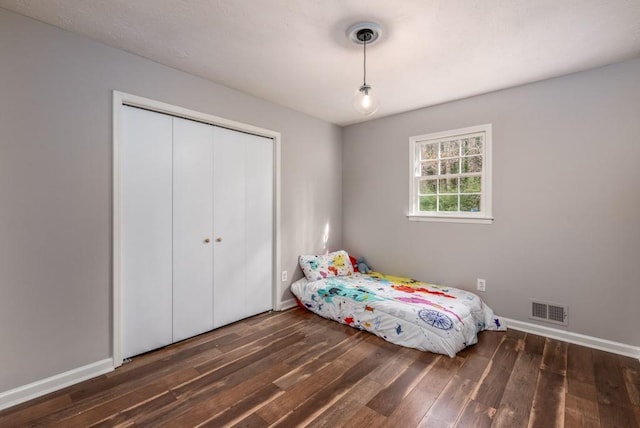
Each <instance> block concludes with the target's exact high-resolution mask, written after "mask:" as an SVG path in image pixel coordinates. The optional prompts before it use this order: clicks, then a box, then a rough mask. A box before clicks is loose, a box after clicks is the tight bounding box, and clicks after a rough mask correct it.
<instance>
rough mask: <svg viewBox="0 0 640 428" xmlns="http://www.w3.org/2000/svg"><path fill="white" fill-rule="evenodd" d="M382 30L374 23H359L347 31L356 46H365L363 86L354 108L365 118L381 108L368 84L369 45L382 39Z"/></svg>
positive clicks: (356, 96)
mask: <svg viewBox="0 0 640 428" xmlns="http://www.w3.org/2000/svg"><path fill="white" fill-rule="evenodd" d="M381 35H382V29H381V28H380V26H379V25H378V24H376V23H374V22H359V23H357V24H354V25H352V26H351V27H349V29H348V30H347V37H349V39H350V40H351V41H352V42H353V43H356V44H359V45H362V46H363V48H362V49H363V78H362V85H361V86H360V87H359V88H358V89H356V91H355V93H354V95H353V106H354V107H355V109H356V110H357V111H358V112H360V113H361V114H363V115H364V116H371V115H372V114H374V113H375V112H376V111H378V107H379V106H380V100H379V99H378V97H377V93H376V91H375V89H374V88H373V87H372V86H371V85H369V84H368V83H367V45H372V44H373V43H375V42H376V41H378V40H379V39H380V36H381Z"/></svg>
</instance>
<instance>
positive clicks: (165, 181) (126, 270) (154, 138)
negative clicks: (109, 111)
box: [120, 106, 172, 358]
mask: <svg viewBox="0 0 640 428" xmlns="http://www.w3.org/2000/svg"><path fill="white" fill-rule="evenodd" d="M171 121H172V119H171V117H170V116H167V115H163V114H158V113H152V112H149V111H147V110H142V109H138V108H133V107H127V106H125V107H123V108H122V136H121V137H122V144H121V153H120V159H121V168H122V169H121V185H122V188H121V190H122V204H123V207H124V209H123V212H122V305H123V307H122V321H123V332H122V333H123V338H122V349H123V356H124V357H125V358H126V357H130V356H133V355H137V354H140V353H143V352H146V351H149V350H151V349H155V348H159V347H162V346H165V345H168V344H170V343H171V341H172V337H171V328H172V327H171V325H172V318H171V299H172V298H171V289H172V286H171V275H172V262H171V258H172V256H171V252H172V250H171V247H172V242H171V241H172V236H171V235H172V234H171V223H172V218H171V217H172V214H171V205H172V202H171V187H172V183H171V181H172V179H171V164H172V153H171V152H172V148H171V146H172V144H171Z"/></svg>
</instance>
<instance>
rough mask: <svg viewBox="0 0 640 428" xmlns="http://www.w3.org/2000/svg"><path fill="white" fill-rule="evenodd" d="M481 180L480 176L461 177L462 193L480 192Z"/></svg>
mask: <svg viewBox="0 0 640 428" xmlns="http://www.w3.org/2000/svg"><path fill="white" fill-rule="evenodd" d="M480 181H481V179H480V177H462V178H461V179H460V193H478V192H480V191H481V189H480ZM461 203H462V202H461Z"/></svg>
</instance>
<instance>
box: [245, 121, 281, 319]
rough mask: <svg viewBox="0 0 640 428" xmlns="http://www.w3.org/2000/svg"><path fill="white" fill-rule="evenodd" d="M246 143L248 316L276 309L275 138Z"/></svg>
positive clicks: (249, 137) (248, 138) (250, 138)
mask: <svg viewBox="0 0 640 428" xmlns="http://www.w3.org/2000/svg"><path fill="white" fill-rule="evenodd" d="M243 140H244V141H245V142H244V144H245V145H246V162H247V166H246V171H247V174H246V177H245V182H246V194H245V201H246V207H247V213H250V215H248V216H247V217H246V219H245V222H246V223H245V228H246V229H245V230H246V246H247V249H249V250H248V251H247V255H246V263H245V269H246V272H247V273H246V284H245V289H244V293H245V299H244V302H245V310H246V313H245V315H246V316H251V315H255V314H258V313H261V312H265V311H268V310H270V309H272V308H273V303H272V302H273V296H272V294H273V287H272V282H273V181H274V177H273V170H274V166H273V140H272V139H270V138H265V137H258V136H256V135H248V134H245V135H244V136H243Z"/></svg>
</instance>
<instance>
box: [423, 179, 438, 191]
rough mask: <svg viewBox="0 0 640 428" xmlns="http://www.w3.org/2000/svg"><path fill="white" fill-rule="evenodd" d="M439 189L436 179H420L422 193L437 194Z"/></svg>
mask: <svg viewBox="0 0 640 428" xmlns="http://www.w3.org/2000/svg"><path fill="white" fill-rule="evenodd" d="M437 189H438V185H437V181H436V180H422V181H420V194H421V195H435V194H436V191H437Z"/></svg>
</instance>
